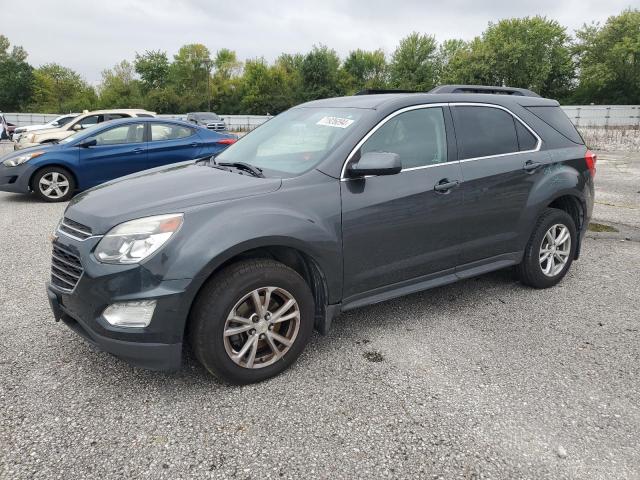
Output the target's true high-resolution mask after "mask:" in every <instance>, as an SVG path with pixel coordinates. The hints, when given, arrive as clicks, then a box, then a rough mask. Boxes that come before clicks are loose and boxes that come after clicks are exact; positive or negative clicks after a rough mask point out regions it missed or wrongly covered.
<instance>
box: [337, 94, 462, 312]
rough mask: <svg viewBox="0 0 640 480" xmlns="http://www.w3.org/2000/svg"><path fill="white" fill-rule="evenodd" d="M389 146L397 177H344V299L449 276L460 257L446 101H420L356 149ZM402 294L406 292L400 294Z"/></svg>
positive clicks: (456, 171) (458, 201) (456, 173)
mask: <svg viewBox="0 0 640 480" xmlns="http://www.w3.org/2000/svg"><path fill="white" fill-rule="evenodd" d="M368 151H383V152H393V153H397V154H398V155H399V156H400V160H401V161H402V167H403V169H402V171H401V172H400V173H399V174H397V175H387V176H371V177H367V178H359V179H351V178H347V179H343V180H342V181H341V182H340V183H341V195H342V232H343V258H344V292H343V305H347V304H351V305H352V306H357V304H358V302H362V303H367V299H368V301H371V299H372V297H376V296H377V297H379V298H380V299H381V300H383V299H384V298H385V295H387V296H389V297H391V296H393V294H392V293H391V292H393V291H397V289H401V288H403V287H408V288H411V286H412V285H416V284H419V283H422V282H427V281H429V280H431V279H437V278H440V277H442V276H446V275H451V276H452V278H453V275H454V270H455V267H456V265H457V263H458V259H459V255H460V243H461V226H460V219H461V218H462V214H463V211H462V195H461V189H460V188H459V187H458V186H457V185H456V186H452V187H451V188H449V189H447V190H441V189H439V187H437V185H438V184H444V183H448V184H452V183H454V184H455V182H460V181H461V180H462V175H461V169H460V164H459V162H458V161H457V159H456V147H455V140H454V138H453V136H452V123H451V116H450V113H449V109H448V108H447V107H441V106H434V107H429V106H425V107H421V108H418V109H413V110H409V111H406V112H404V113H400V114H397V115H395V116H393V117H392V118H390V119H388V121H386V123H384V124H383V125H381V126H379V128H378V129H377V130H375V131H374V133H373V134H371V136H370V137H369V138H368V139H367V140H366V142H365V143H364V144H363V145H362V147H361V148H360V150H359V151H358V152H357V153H356V156H355V158H358V154H362V153H365V152H368ZM403 293H406V291H405V292H403Z"/></svg>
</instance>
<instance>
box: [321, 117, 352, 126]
mask: <svg viewBox="0 0 640 480" xmlns="http://www.w3.org/2000/svg"><path fill="white" fill-rule="evenodd" d="M353 122H355V120H351V119H349V118H340V117H322V118H321V119H320V120H318V123H316V125H325V126H327V127H337V128H347V127H348V126H350V125H351V124H352V123H353Z"/></svg>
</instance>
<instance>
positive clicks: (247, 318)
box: [48, 86, 596, 383]
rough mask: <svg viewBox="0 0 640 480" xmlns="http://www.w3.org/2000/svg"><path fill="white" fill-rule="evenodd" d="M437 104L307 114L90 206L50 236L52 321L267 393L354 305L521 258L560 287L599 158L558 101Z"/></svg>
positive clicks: (337, 103) (420, 100)
mask: <svg viewBox="0 0 640 480" xmlns="http://www.w3.org/2000/svg"><path fill="white" fill-rule="evenodd" d="M467 91H471V92H475V93H464V92H467ZM435 92H437V93H432V94H419V93H390V94H379V95H361V96H354V97H342V98H331V99H326V100H319V101H314V102H310V103H307V104H304V105H300V106H298V107H295V108H292V109H290V110H287V111H286V112H284V113H282V114H281V115H278V116H277V117H275V118H274V119H273V120H270V121H269V122H268V123H265V124H264V125H263V126H261V127H260V128H258V129H257V130H254V131H253V132H251V133H249V134H248V135H246V136H245V137H243V138H242V139H240V140H239V141H238V142H237V143H236V144H235V145H232V146H231V147H230V148H229V149H227V150H225V151H224V152H222V153H221V154H220V155H218V156H217V157H216V158H215V159H214V160H215V161H209V162H195V163H189V164H182V165H176V166H174V167H172V168H158V169H155V170H154V171H153V172H152V174H145V173H143V174H138V175H131V176H129V177H127V178H124V179H121V180H118V181H114V182H112V183H110V184H109V185H106V186H105V187H104V188H100V189H93V190H90V191H88V192H86V193H84V194H82V195H80V196H78V197H77V198H76V199H74V201H73V202H71V204H70V205H69V207H68V208H67V210H66V211H65V213H64V218H63V219H62V222H61V223H60V226H59V228H58V230H57V232H56V235H57V239H56V240H55V242H54V244H53V258H52V270H51V282H50V284H49V286H48V294H49V300H50V303H51V306H52V309H53V312H54V316H55V318H56V319H59V320H62V321H63V322H64V323H65V324H67V325H68V326H70V327H71V329H73V330H74V331H75V332H76V333H79V334H80V335H82V336H84V337H85V338H87V339H88V340H89V341H90V342H91V343H93V344H96V345H98V346H99V347H100V348H102V349H103V350H105V351H107V352H111V353H114V354H115V355H118V356H120V357H123V358H125V359H126V360H127V361H129V362H131V363H133V364H134V365H138V366H144V367H147V368H154V369H169V368H176V367H177V366H179V365H180V361H181V358H182V347H183V344H184V343H186V342H189V343H190V344H191V347H192V350H193V352H194V353H195V356H196V358H197V359H198V360H199V361H200V362H201V363H202V364H203V365H204V366H205V368H206V369H207V370H208V371H210V372H212V373H214V374H215V375H217V376H219V377H221V378H222V379H224V380H226V381H229V382H232V383H250V382H257V381H260V380H264V379H266V378H269V377H271V376H273V375H276V374H278V373H279V372H281V371H283V370H284V369H285V368H287V367H288V366H289V365H291V364H292V363H293V362H294V361H295V359H296V358H297V357H298V356H299V355H300V353H301V352H302V351H303V349H304V346H305V344H306V342H307V341H308V340H309V338H310V337H311V333H312V330H313V329H314V327H315V328H316V329H318V330H319V331H320V332H323V333H324V332H326V331H327V330H328V329H329V326H330V324H331V321H332V319H333V318H334V316H335V315H337V314H339V313H340V312H344V311H348V310H351V309H354V308H358V307H362V306H366V305H372V304H376V303H378V302H382V301H384V300H388V299H391V298H395V297H399V296H402V295H407V294H410V293H414V292H417V291H420V290H425V289H429V288H433V287H437V286H441V285H445V284H449V283H452V282H455V281H458V280H463V279H466V278H470V277H474V276H477V275H481V274H484V273H487V272H490V271H493V270H498V269H501V268H506V267H512V266H515V267H516V270H517V272H518V274H519V276H520V279H521V282H522V283H523V284H526V285H530V286H532V287H534V288H548V287H552V286H554V285H556V284H557V283H558V282H560V281H561V280H562V278H563V277H564V276H565V274H566V273H567V271H568V270H569V268H570V267H571V264H572V262H573V261H574V260H575V259H577V258H578V256H579V254H580V250H581V245H582V239H583V238H584V235H585V233H586V231H587V226H588V224H589V219H590V217H591V213H592V209H593V203H594V176H595V160H596V159H595V156H594V155H593V154H592V153H591V152H590V151H589V150H588V149H587V147H586V146H585V144H584V141H583V139H582V138H581V137H580V135H579V133H578V132H577V131H576V129H575V127H574V126H573V125H572V123H571V121H570V120H569V118H568V117H567V115H566V114H565V113H564V112H563V111H562V109H561V108H560V106H559V104H558V102H556V101H553V100H549V99H543V98H540V97H539V96H538V95H536V94H534V93H533V92H530V91H528V90H523V89H508V88H504V87H484V88H482V87H478V86H474V87H464V86H449V87H447V88H444V87H443V88H440V89H437V90H435ZM494 93H495V94H494ZM84 272H86V273H87V274H86V275H85V274H84ZM580 273H584V272H580ZM580 281H584V282H587V283H588V281H589V279H588V278H586V277H585V278H582V279H581V280H580ZM495 293H496V292H495V291H487V292H486V294H487V295H495ZM545 297H546V298H550V296H545ZM536 298H539V297H535V298H533V300H532V302H534V303H535V302H536V301H537V300H536ZM540 308H544V309H545V311H547V312H548V313H549V314H550V315H553V310H552V308H553V305H551V304H550V305H542V306H541V307H540ZM369 312H370V313H371V314H373V313H375V309H371V310H370V311H369ZM568 321H570V320H568ZM389 326H390V327H391V329H392V328H393V326H392V325H389ZM392 334H393V333H389V332H384V335H387V336H388V335H392ZM399 348H402V347H401V346H399Z"/></svg>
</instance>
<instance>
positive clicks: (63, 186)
mask: <svg viewBox="0 0 640 480" xmlns="http://www.w3.org/2000/svg"><path fill="white" fill-rule="evenodd" d="M31 188H32V189H33V191H34V192H35V194H36V195H37V196H38V197H39V198H40V199H41V200H44V201H45V202H65V201H67V200H69V199H70V198H71V197H72V196H73V192H74V190H75V189H76V183H75V180H74V179H73V175H71V174H70V173H69V171H68V170H66V169H64V168H60V167H46V168H43V169H42V170H40V171H38V172H37V173H36V175H35V176H34V177H33V180H32V182H31Z"/></svg>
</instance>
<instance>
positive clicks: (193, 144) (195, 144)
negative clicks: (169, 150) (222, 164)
mask: <svg viewBox="0 0 640 480" xmlns="http://www.w3.org/2000/svg"><path fill="white" fill-rule="evenodd" d="M191 146H192V147H193V148H195V147H199V146H200V144H199V143H196V142H193V143H192V144H191Z"/></svg>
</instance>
